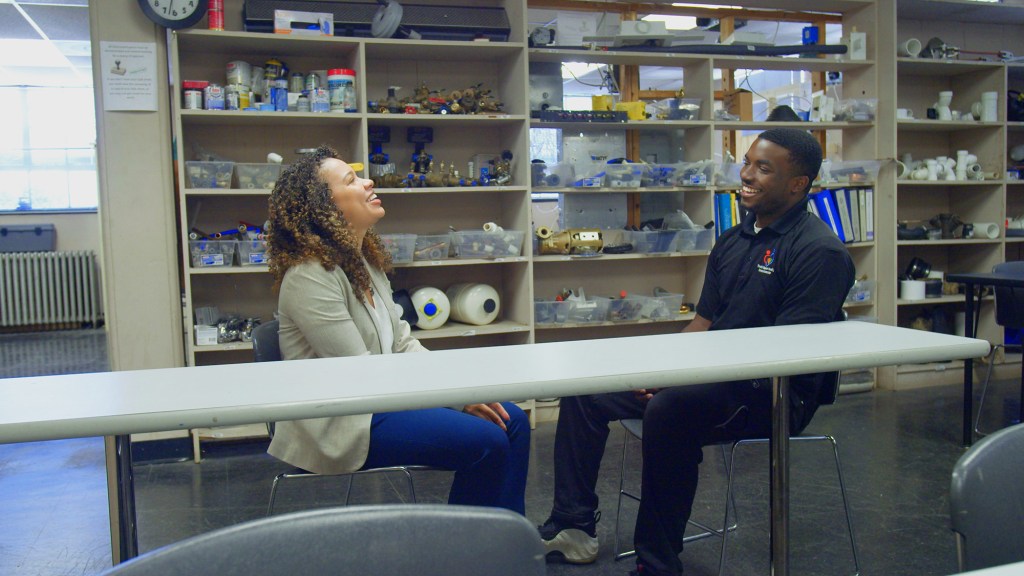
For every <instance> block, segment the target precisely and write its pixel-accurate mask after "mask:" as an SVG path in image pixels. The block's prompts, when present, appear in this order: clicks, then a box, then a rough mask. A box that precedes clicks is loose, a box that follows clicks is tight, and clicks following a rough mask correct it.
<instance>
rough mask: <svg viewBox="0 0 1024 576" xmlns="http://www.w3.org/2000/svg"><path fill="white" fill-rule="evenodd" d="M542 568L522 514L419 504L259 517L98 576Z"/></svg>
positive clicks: (432, 575) (520, 575) (540, 551)
mask: <svg viewBox="0 0 1024 576" xmlns="http://www.w3.org/2000/svg"><path fill="white" fill-rule="evenodd" d="M545 571H546V567H545V562H544V546H543V545H542V544H541V541H540V535H539V534H538V532H537V528H535V527H534V526H533V525H532V524H530V522H528V521H527V520H526V518H524V517H522V516H520V515H519V514H516V513H515V512H511V511H509V510H504V509H500V508H482V507H475V506H448V505H443V504H433V505H427V504H420V505H415V506H413V505H384V506H381V505H378V506H352V507H346V508H329V509H322V510H311V511H305V512H296V513H293V514H281V515H279V516H274V517H271V518H262V519H259V520H254V521H250V522H245V523H242V524H238V525H235V526H229V527H227V528H222V529H219V530H214V531H212V532H208V533H206V534H200V535H198V536H194V537H192V538H189V539H187V540H182V541H181V542H176V543H174V544H170V545H168V546H164V547H163V548H158V549H156V550H152V551H150V552H147V553H145V554H143V555H141V556H139V557H137V558H134V559H132V560H129V561H127V562H125V563H123V564H119V565H117V566H114V567H113V568H111V569H110V570H107V571H106V572H104V573H103V575H104V576H165V575H166V576H178V575H181V574H188V575H190V576H251V575H253V574H280V575H286V574H301V575H303V576H321V575H325V576H326V575H331V576H338V575H345V574H351V575H359V576H363V575H366V574H396V575H407V574H416V575H417V576H451V575H453V574H473V573H482V574H488V576H543V575H544V574H545Z"/></svg>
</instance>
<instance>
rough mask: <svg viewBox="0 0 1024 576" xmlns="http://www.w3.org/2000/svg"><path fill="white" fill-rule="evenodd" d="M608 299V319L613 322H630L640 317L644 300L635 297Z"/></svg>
mask: <svg viewBox="0 0 1024 576" xmlns="http://www.w3.org/2000/svg"><path fill="white" fill-rule="evenodd" d="M606 300H608V314H607V316H606V319H607V320H609V321H611V322H629V321H631V320H639V319H640V311H641V310H642V309H643V302H642V301H640V300H638V299H635V298H634V299H628V298H614V299H612V298H606Z"/></svg>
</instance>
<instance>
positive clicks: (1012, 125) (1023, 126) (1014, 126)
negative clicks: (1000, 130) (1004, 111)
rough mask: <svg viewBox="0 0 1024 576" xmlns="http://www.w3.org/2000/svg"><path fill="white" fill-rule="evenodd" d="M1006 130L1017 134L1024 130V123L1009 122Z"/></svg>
mask: <svg viewBox="0 0 1024 576" xmlns="http://www.w3.org/2000/svg"><path fill="white" fill-rule="evenodd" d="M1006 129H1007V130H1010V131H1011V132H1017V131H1018V130H1024V122H1007V123H1006Z"/></svg>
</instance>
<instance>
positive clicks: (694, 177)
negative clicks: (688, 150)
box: [643, 162, 715, 188]
mask: <svg viewBox="0 0 1024 576" xmlns="http://www.w3.org/2000/svg"><path fill="white" fill-rule="evenodd" d="M646 168H647V169H646V170H645V172H644V176H643V183H644V186H645V187H648V188H676V187H685V186H707V185H708V184H710V183H711V181H712V180H713V179H714V175H715V165H714V164H713V163H711V162H676V163H675V164H649V165H647V167H646Z"/></svg>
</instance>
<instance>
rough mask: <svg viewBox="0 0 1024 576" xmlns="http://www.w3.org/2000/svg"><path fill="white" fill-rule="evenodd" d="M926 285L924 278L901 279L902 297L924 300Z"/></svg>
mask: <svg viewBox="0 0 1024 576" xmlns="http://www.w3.org/2000/svg"><path fill="white" fill-rule="evenodd" d="M924 285H925V282H924V281H922V280H900V298H903V299H904V300H924Z"/></svg>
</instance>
